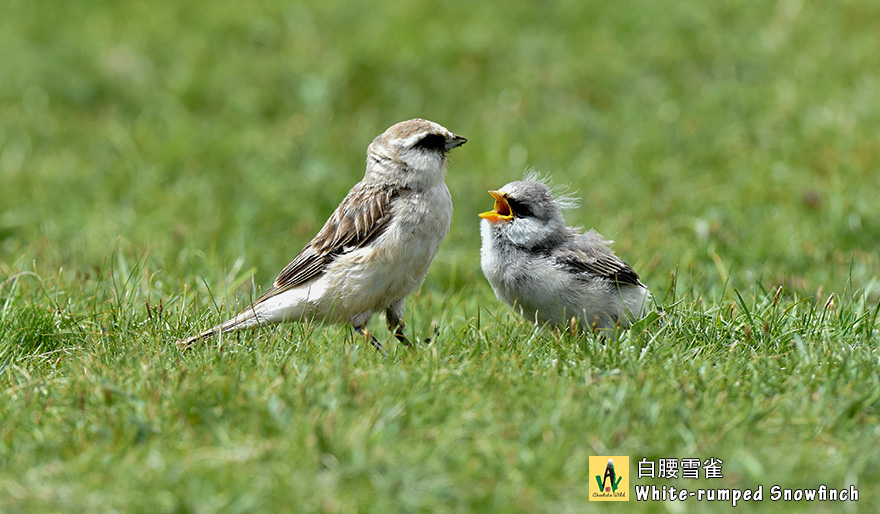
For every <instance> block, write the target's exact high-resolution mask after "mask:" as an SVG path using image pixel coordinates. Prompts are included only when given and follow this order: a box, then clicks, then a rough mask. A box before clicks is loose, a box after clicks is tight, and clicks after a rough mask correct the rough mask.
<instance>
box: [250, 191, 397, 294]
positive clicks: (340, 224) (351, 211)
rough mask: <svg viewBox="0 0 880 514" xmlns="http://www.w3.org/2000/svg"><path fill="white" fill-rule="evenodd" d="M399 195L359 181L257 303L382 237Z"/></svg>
mask: <svg viewBox="0 0 880 514" xmlns="http://www.w3.org/2000/svg"><path fill="white" fill-rule="evenodd" d="M396 196H397V192H396V191H394V190H392V189H391V188H390V187H389V186H386V185H384V184H365V183H363V182H359V183H358V184H356V185H355V186H354V187H353V188H352V189H351V191H349V192H348V195H346V197H345V199H343V200H342V203H340V204H339V207H337V208H336V210H335V211H334V212H333V214H332V215H331V216H330V219H328V220H327V223H325V224H324V227H323V228H322V229H321V231H320V232H318V235H316V236H315V237H314V239H312V240H311V242H309V244H307V245H306V247H305V248H303V249H302V251H301V252H299V254H298V255H297V256H296V257H294V259H293V260H292V261H290V264H288V265H287V266H286V267H285V268H284V269H283V270H281V273H279V274H278V278H276V279H275V283H274V284H273V285H272V287H271V288H270V289H268V290H267V291H266V292H265V293H263V295H262V296H260V297H259V298H258V299H257V301H256V302H254V303H260V302H262V301H265V300H267V299H269V298H271V297H273V296H275V295H277V294H279V293H283V292H284V291H287V290H289V289H291V288H294V287H296V286H298V285H300V284H303V283H305V282H307V281H309V280H311V279H312V278H314V277H316V276H318V275H320V274H321V273H323V272H324V270H325V269H326V267H327V265H328V264H330V263H331V262H333V260H335V259H336V258H337V257H338V256H339V255H342V254H344V253H347V252H350V251H352V250H354V249H357V248H361V247H363V246H365V245H367V244H369V243H370V242H371V241H373V240H374V239H376V238H377V237H379V236H380V235H382V233H383V232H384V231H385V229H386V228H387V227H388V224H389V223H390V221H391V203H392V201H393V200H394V198H395V197H396Z"/></svg>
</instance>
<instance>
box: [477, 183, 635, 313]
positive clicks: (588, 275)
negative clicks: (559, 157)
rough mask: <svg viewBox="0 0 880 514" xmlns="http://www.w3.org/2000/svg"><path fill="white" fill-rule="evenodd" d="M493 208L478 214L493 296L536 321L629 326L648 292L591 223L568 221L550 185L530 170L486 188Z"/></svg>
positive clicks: (566, 203) (566, 201)
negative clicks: (581, 225)
mask: <svg viewBox="0 0 880 514" xmlns="http://www.w3.org/2000/svg"><path fill="white" fill-rule="evenodd" d="M489 194H490V195H492V197H493V198H494V199H495V208H494V210H492V211H489V212H484V213H482V214H480V215H479V216H480V217H481V218H483V221H481V222H480V225H481V226H480V235H481V237H482V247H481V249H480V257H481V258H480V264H481V266H482V268H483V274H484V275H486V278H487V279H488V280H489V284H491V285H492V289H493V290H494V291H495V296H497V297H498V298H499V299H500V300H502V301H503V302H505V303H507V304H508V305H511V306H513V307H514V309H515V310H517V311H519V313H520V314H521V315H522V316H523V317H525V318H526V319H529V320H531V321H534V322H536V323H549V324H553V325H556V326H559V327H562V328H570V327H572V326H573V325H577V326H578V327H580V330H589V329H610V328H612V327H615V326H618V325H619V326H621V327H624V328H625V327H628V326H629V325H630V324H631V323H632V321H633V320H634V319H636V318H638V317H641V316H642V314H643V313H644V310H645V308H646V306H647V303H648V299H649V298H650V294H649V292H648V288H647V287H645V285H644V284H642V283H641V281H639V276H638V275H637V274H636V272H635V271H633V269H632V268H631V267H630V266H629V265H628V264H627V263H625V262H623V261H622V260H620V258H618V257H617V256H616V255H614V252H613V251H611V249H610V248H609V247H608V245H609V244H610V243H611V241H607V240H605V238H603V237H602V236H601V235H599V234H598V233H597V232H596V231H595V230H590V231H589V232H587V233H585V234H582V233H581V232H580V230H579V229H575V228H569V227H566V226H565V219H563V217H562V207H568V206H570V205H571V204H573V202H572V201H571V200H570V199H569V198H565V197H563V198H554V197H553V194H552V192H551V190H550V188H549V187H547V185H546V184H544V183H543V182H541V181H539V180H537V177H535V176H529V177H527V179H526V180H522V181H517V182H511V183H509V184H507V185H505V186H504V187H502V188H501V189H500V190H498V191H489Z"/></svg>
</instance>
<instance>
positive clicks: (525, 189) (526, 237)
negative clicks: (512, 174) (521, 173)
mask: <svg viewBox="0 0 880 514" xmlns="http://www.w3.org/2000/svg"><path fill="white" fill-rule="evenodd" d="M489 194H490V195H492V197H493V198H494V199H495V208H494V209H493V210H491V211H488V212H484V213H481V214H480V215H479V216H480V217H481V218H483V219H484V220H486V221H485V222H484V223H488V225H489V229H490V231H491V233H492V234H493V235H494V236H495V237H501V238H503V239H506V240H509V241H510V242H511V243H513V244H515V245H517V246H521V247H526V248H535V247H539V246H544V245H548V244H553V243H554V242H556V241H558V240H561V239H562V238H563V237H565V219H564V218H563V217H562V209H561V206H560V203H559V202H558V201H557V200H556V199H554V198H553V193H552V192H551V190H550V188H549V187H547V185H546V184H544V183H543V182H540V181H537V180H520V181H517V182H511V183H509V184H507V185H505V186H504V187H502V188H501V189H499V190H498V191H489Z"/></svg>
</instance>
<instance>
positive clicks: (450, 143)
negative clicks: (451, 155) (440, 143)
mask: <svg viewBox="0 0 880 514" xmlns="http://www.w3.org/2000/svg"><path fill="white" fill-rule="evenodd" d="M465 143H467V139H465V138H463V137H461V136H459V135H458V134H452V137H448V138H446V151H447V152H448V151H449V150H452V149H453V148H455V147H457V146H461V145H463V144H465Z"/></svg>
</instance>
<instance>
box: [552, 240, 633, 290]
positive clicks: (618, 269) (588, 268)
mask: <svg viewBox="0 0 880 514" xmlns="http://www.w3.org/2000/svg"><path fill="white" fill-rule="evenodd" d="M605 243H606V241H605V240H604V239H602V238H601V236H599V235H598V234H596V233H595V232H593V231H590V232H589V233H587V234H584V235H581V236H579V237H578V238H577V239H576V240H575V244H573V245H571V246H569V247H567V248H565V249H560V250H557V251H556V252H554V255H553V257H554V261H555V263H556V265H557V266H559V267H560V268H562V269H564V270H566V271H568V272H570V273H575V274H580V273H589V274H590V275H595V276H599V277H602V278H606V279H608V280H611V281H612V282H615V283H617V284H619V285H623V284H630V285H636V286H637V285H641V284H642V283H641V281H639V275H638V273H636V272H635V270H633V269H632V267H630V265H629V264H627V263H625V262H623V261H622V260H621V259H620V258H619V257H618V256H616V255H614V252H612V251H611V249H609V248H608V247H607V246H605Z"/></svg>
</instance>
